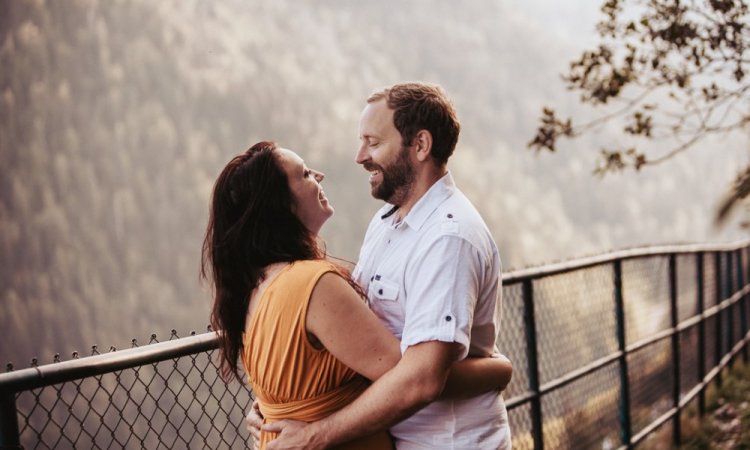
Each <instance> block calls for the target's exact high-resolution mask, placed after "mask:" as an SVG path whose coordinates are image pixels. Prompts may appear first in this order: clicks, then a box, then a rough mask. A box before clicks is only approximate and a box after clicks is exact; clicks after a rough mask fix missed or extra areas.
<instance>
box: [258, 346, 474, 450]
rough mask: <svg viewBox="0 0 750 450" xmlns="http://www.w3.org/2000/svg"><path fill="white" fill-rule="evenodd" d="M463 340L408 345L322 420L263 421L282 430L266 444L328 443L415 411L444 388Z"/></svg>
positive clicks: (271, 448)
mask: <svg viewBox="0 0 750 450" xmlns="http://www.w3.org/2000/svg"><path fill="white" fill-rule="evenodd" d="M460 352H461V346H460V345H459V344H455V343H446V342H439V341H429V342H423V343H420V344H417V345H414V346H412V347H409V348H408V349H407V350H406V352H405V353H404V356H403V357H402V358H401V360H400V361H399V362H398V364H396V367H394V368H393V369H392V370H390V371H388V372H387V373H385V374H384V375H383V376H382V377H380V378H379V379H378V380H377V381H376V382H375V383H373V385H372V386H370V387H369V388H368V389H367V390H366V391H365V392H364V393H363V394H362V395H361V396H359V398H357V399H356V400H355V401H354V402H353V403H351V404H350V405H348V406H346V407H345V408H343V409H341V410H339V411H337V412H336V413H334V414H332V415H330V416H328V417H326V418H325V419H322V420H320V421H318V422H313V423H310V424H304V423H302V422H294V421H288V420H282V421H279V422H274V423H272V424H268V425H264V426H263V429H264V430H265V431H269V432H279V433H280V435H279V437H278V438H277V439H275V440H273V441H272V442H270V443H269V444H268V447H267V448H268V450H280V449H301V448H305V449H324V448H327V447H329V446H332V445H337V444H341V443H343V442H346V441H349V440H352V439H354V438H357V437H360V436H367V435H370V434H373V433H376V432H378V431H382V430H385V429H387V428H389V427H390V426H392V425H394V424H396V423H398V422H400V421H401V420H403V419H405V418H406V417H409V416H410V415H412V414H414V413H415V412H417V411H418V410H420V409H421V408H423V407H425V406H426V405H427V404H428V403H430V402H431V401H433V400H435V399H436V398H437V397H438V396H439V395H440V393H441V392H442V390H443V388H444V386H445V381H446V379H447V378H448V372H449V370H450V368H451V365H452V364H453V362H454V361H456V359H457V358H458V356H459V354H460Z"/></svg>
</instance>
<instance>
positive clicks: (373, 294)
mask: <svg viewBox="0 0 750 450" xmlns="http://www.w3.org/2000/svg"><path fill="white" fill-rule="evenodd" d="M398 291H399V286H398V284H397V283H394V282H392V281H388V280H386V279H385V278H382V277H381V278H376V279H375V280H373V281H372V282H370V288H369V292H368V293H367V296H368V297H369V298H370V299H371V300H373V301H382V302H395V301H396V300H398Z"/></svg>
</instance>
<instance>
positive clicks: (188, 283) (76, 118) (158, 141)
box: [0, 0, 747, 367]
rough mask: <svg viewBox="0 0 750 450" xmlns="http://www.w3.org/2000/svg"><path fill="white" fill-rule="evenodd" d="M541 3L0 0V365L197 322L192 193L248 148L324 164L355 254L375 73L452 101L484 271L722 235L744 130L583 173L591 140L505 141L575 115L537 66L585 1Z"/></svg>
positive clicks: (201, 221) (586, 6)
mask: <svg viewBox="0 0 750 450" xmlns="http://www.w3.org/2000/svg"><path fill="white" fill-rule="evenodd" d="M547 3H552V2H547ZM554 3H555V5H554V6H550V5H549V4H545V2H543V1H541V0H539V1H536V2H526V3H525V4H524V5H523V6H521V5H517V4H515V3H514V2H507V1H489V0H482V1H472V2H463V3H462V4H461V7H460V8H456V7H454V2H446V1H428V0H422V1H413V2H396V1H393V0H389V1H383V2H348V1H344V0H323V1H291V0H277V1H273V2H268V1H266V2H263V1H244V0H228V1H222V2H210V1H180V0H165V1H159V2H150V1H103V0H76V1H66V2H55V1H42V0H9V1H1V2H0V67H1V69H0V152H1V154H2V160H1V161H2V163H1V164H0V302H2V303H1V304H2V306H1V307H0V329H2V330H3V332H2V333H3V334H2V339H0V360H2V361H3V362H7V361H13V362H14V363H15V364H16V367H26V366H27V365H28V361H29V360H30V359H31V358H32V357H34V356H38V357H39V360H40V362H49V361H51V359H52V355H53V354H54V353H57V352H59V353H61V354H62V355H63V358H67V357H68V356H69V355H70V353H71V352H72V351H74V350H77V351H79V352H80V353H81V354H89V353H90V352H91V345H94V344H97V345H99V347H100V351H102V350H108V349H109V347H110V345H114V346H116V347H118V348H124V347H129V346H130V345H131V338H136V339H137V340H138V344H139V345H140V344H144V343H147V342H148V340H149V337H150V335H151V333H157V335H158V339H159V340H164V339H168V338H169V334H170V330H171V329H176V330H177V333H178V334H179V335H180V336H184V335H186V334H188V333H189V332H190V331H191V330H195V331H197V332H203V331H205V330H206V325H207V323H208V314H209V305H210V299H211V293H210V292H209V291H208V289H207V288H206V287H205V286H202V285H201V284H200V283H199V278H198V274H199V268H200V267H199V266H200V248H201V243H202V238H203V232H204V230H205V226H206V220H207V212H208V198H209V195H210V191H211V188H212V184H213V181H214V179H215V177H216V176H217V175H218V173H219V171H220V169H221V168H222V167H223V166H224V165H225V164H226V162H227V161H228V160H229V159H230V158H231V157H232V156H234V155H235V154H238V153H240V152H242V151H244V150H246V149H247V148H248V147H249V146H250V145H252V144H253V143H255V142H257V141H259V140H274V141H277V142H278V143H279V144H280V145H281V146H283V147H286V148H290V149H293V150H295V151H296V152H298V153H299V154H300V155H302V156H303V157H304V158H305V160H306V162H307V164H308V165H309V166H311V167H314V168H317V169H319V170H321V171H323V172H324V173H326V175H327V177H326V180H325V182H324V187H325V190H326V193H327V195H328V197H329V199H330V201H331V203H332V204H333V205H334V207H335V208H336V214H335V216H334V218H333V219H332V220H331V221H330V223H329V224H328V225H326V227H325V228H324V229H323V236H324V238H325V241H326V243H327V251H328V253H330V254H332V255H334V256H339V257H341V258H345V259H347V260H350V261H355V260H356V258H357V253H358V248H359V243H360V240H361V238H362V236H363V235H364V231H365V227H366V225H367V223H368V221H369V219H370V217H371V216H372V214H373V212H374V211H375V210H376V209H377V208H378V206H379V203H378V202H377V201H375V200H372V199H371V198H370V195H369V189H368V183H367V173H366V172H365V171H364V170H363V169H362V168H361V167H359V166H357V165H356V164H355V163H354V154H355V150H356V149H357V146H358V139H357V123H358V120H359V114H360V111H361V109H362V107H363V106H364V102H365V99H366V98H367V96H368V94H369V93H371V92H372V91H374V90H376V89H378V88H381V87H384V86H386V85H390V84H393V83H395V82H399V81H408V80H424V81H428V82H434V83H439V84H441V85H442V86H443V87H444V88H445V90H446V91H447V92H448V94H449V96H450V97H451V98H452V100H453V101H454V103H455V106H456V108H457V110H458V113H459V117H460V119H461V122H462V133H461V137H460V140H459V144H458V148H457V150H456V154H455V156H454V157H453V159H452V161H451V169H452V172H453V175H454V177H455V178H456V181H457V184H458V185H459V186H460V187H461V189H462V190H463V191H464V192H465V193H466V195H467V196H468V197H469V198H470V199H471V200H472V201H473V202H474V204H475V205H476V206H477V208H478V209H479V211H480V212H481V213H482V215H483V216H484V218H485V220H486V222H487V224H488V226H489V227H490V230H491V231H492V233H493V235H494V237H495V239H496V241H497V244H498V247H499V249H500V251H501V255H502V258H503V265H504V270H509V269H511V268H522V267H526V266H529V265H539V264H544V263H546V262H551V261H555V260H564V259H571V258H575V257H580V256H584V255H590V254H595V253H601V252H604V251H608V250H612V249H621V248H626V247H633V246H640V245H651V244H666V243H682V242H725V241H730V240H734V239H737V238H738V237H741V236H744V233H743V232H741V231H739V229H738V227H737V226H736V224H730V225H729V226H727V227H725V228H724V229H721V230H717V229H715V228H713V225H712V219H713V214H714V209H715V207H716V202H717V199H718V198H719V197H720V195H721V194H722V193H723V192H724V190H725V188H726V185H727V181H728V180H730V179H732V178H733V176H734V173H735V171H736V169H737V167H738V166H739V165H740V164H741V161H745V159H746V156H745V155H746V150H745V148H746V146H747V143H746V141H745V140H744V139H740V138H735V137H731V136H730V137H728V138H726V139H722V140H714V141H707V142H708V143H704V144H702V147H701V148H699V149H696V150H695V151H694V152H691V153H690V154H685V155H681V156H680V157H678V158H676V159H675V160H674V161H673V162H672V163H671V164H668V165H664V166H658V167H654V168H651V169H648V170H646V171H644V172H643V173H641V174H633V173H626V174H623V175H616V176H610V177H606V178H604V179H599V178H597V177H594V176H593V175H592V174H591V171H592V168H593V167H594V159H595V157H596V151H595V149H596V148H598V147H599V146H600V145H601V142H605V141H606V140H607V139H608V138H609V137H610V135H609V134H608V133H609V131H610V130H607V129H604V130H602V132H601V133H599V134H595V135H592V136H587V137H585V138H584V139H581V140H578V141H575V142H573V143H571V144H570V145H569V148H568V149H567V150H566V151H565V152H560V153H559V154H555V155H541V156H536V155H535V154H534V153H533V152H531V151H529V150H527V148H526V144H527V142H528V141H529V139H530V138H531V136H532V134H533V131H534V127H535V126H536V124H537V121H538V117H539V112H540V110H541V107H542V106H544V105H546V104H550V103H555V104H557V105H560V106H566V107H567V108H568V109H569V110H572V111H575V110H576V108H577V99H576V97H575V95H572V94H570V93H567V92H565V89H564V85H563V83H562V82H561V80H560V77H559V74H560V73H561V72H563V71H564V70H565V68H566V67H567V63H568V61H569V60H570V59H571V58H573V57H575V55H576V54H577V53H580V51H581V50H582V49H583V45H585V44H586V43H588V42H589V40H588V39H590V35H593V31H594V23H595V21H596V19H597V15H596V12H597V8H598V4H597V3H596V2H594V3H592V2H586V1H583V0H580V1H577V2H565V5H568V6H567V7H568V8H569V9H566V6H560V5H559V4H557V2H554ZM550 8H551V9H550ZM394 10H398V11H399V12H398V14H394V13H393V11H394ZM587 20H590V21H587ZM552 21H554V23H552ZM584 22H585V23H584ZM564 24H568V25H564ZM719 152H721V153H720V155H721V156H720V157H717V154H719ZM735 222H736V220H735Z"/></svg>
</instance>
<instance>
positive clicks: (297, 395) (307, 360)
mask: <svg viewBox="0 0 750 450" xmlns="http://www.w3.org/2000/svg"><path fill="white" fill-rule="evenodd" d="M323 178H324V175H323V174H322V173H320V172H316V171H313V170H311V169H309V168H307V167H306V166H305V164H304V161H303V160H302V159H301V158H300V157H299V156H297V155H296V154H295V153H294V152H292V151H290V150H286V149H281V148H279V147H277V146H276V144H274V143H272V142H260V143H258V144H255V145H254V146H252V147H251V148H250V149H249V150H248V151H247V152H245V153H244V154H242V155H239V156H237V157H235V158H234V159H232V160H231V161H230V162H229V164H228V165H227V166H226V167H225V168H224V170H223V171H222V173H221V174H220V175H219V178H218V179H217V181H216V184H215V186H214V193H213V198H212V204H211V213H210V219H209V223H208V229H207V231H206V237H205V240H204V243H203V275H204V277H206V276H207V275H206V274H207V272H208V270H209V269H210V272H211V275H212V281H213V283H214V287H215V298H214V304H213V311H212V315H211V324H212V325H213V326H214V328H215V329H217V330H222V332H221V333H220V335H219V340H220V348H221V369H222V375H223V376H224V377H225V378H228V377H230V376H231V375H233V376H234V377H236V378H238V379H240V375H239V370H238V365H237V360H238V358H240V357H241V358H242V362H243V365H244V368H245V371H246V373H247V375H248V379H249V381H250V383H251V385H252V388H253V391H254V392H255V394H256V396H257V397H258V399H259V400H260V401H261V412H262V413H263V416H264V417H265V420H266V421H267V422H272V421H275V420H280V419H296V420H303V421H308V422H309V421H315V420H319V419H321V418H323V417H326V416H327V415H329V414H331V413H333V412H334V411H336V410H338V409H341V408H342V407H343V406H345V405H346V404H348V403H350V402H351V401H352V400H354V399H355V398H356V397H357V396H358V395H359V394H360V393H361V392H362V391H363V390H364V389H365V388H366V387H367V384H368V381H367V380H375V379H377V378H378V377H380V376H381V375H382V374H384V373H385V372H386V371H388V370H389V369H390V368H392V367H393V366H394V365H395V364H396V363H397V362H398V360H399V358H400V356H401V353H400V350H399V343H398V341H397V339H396V338H395V337H393V335H391V333H390V332H389V331H388V330H387V329H386V328H385V327H384V326H383V325H382V324H381V323H380V321H379V320H378V319H377V318H376V317H375V315H374V314H372V313H371V312H370V311H369V310H368V309H367V306H366V303H365V302H364V301H363V298H364V295H363V293H362V292H361V289H359V287H358V286H357V285H356V284H355V283H354V282H353V281H352V280H351V278H350V276H349V274H348V273H347V272H346V271H344V270H343V269H342V268H340V267H338V266H336V265H334V264H332V263H330V262H328V261H326V260H325V255H324V254H323V252H322V251H321V249H320V248H319V246H318V244H317V235H318V232H319V231H320V229H321V227H322V226H323V224H324V223H325V221H326V220H328V218H330V217H331V216H332V215H333V208H332V207H331V205H330V204H329V203H328V199H327V198H326V196H325V194H324V193H323V190H322V189H321V187H320V182H321V181H322V180H323ZM486 359H488V358H482V359H469V360H466V361H465V362H461V363H458V364H455V365H454V369H453V371H452V373H451V376H450V377H449V382H448V386H447V388H446V390H451V392H458V395H464V396H470V395H473V394H476V393H480V392H486V391H489V390H492V389H501V388H504V386H505V384H507V382H508V381H509V379H510V372H509V364H505V363H504V362H503V361H500V360H496V361H494V362H492V364H487V362H486V361H484V360H486ZM482 361H484V363H482ZM451 379H454V380H462V381H461V382H460V383H461V384H462V386H457V385H458V384H459V383H458V382H454V383H451ZM467 381H468V382H467ZM469 388H471V390H470V391H469ZM273 438H274V436H273V435H271V434H269V433H261V443H260V444H261V448H264V447H265V445H266V444H267V443H268V442H269V441H270V440H271V439H273ZM342 448H352V449H353V448H358V449H386V448H392V446H391V442H390V439H389V438H388V435H387V434H386V433H381V434H378V435H373V436H367V437H365V438H362V439H359V440H357V441H354V442H350V443H348V444H347V445H346V446H344V447H342Z"/></svg>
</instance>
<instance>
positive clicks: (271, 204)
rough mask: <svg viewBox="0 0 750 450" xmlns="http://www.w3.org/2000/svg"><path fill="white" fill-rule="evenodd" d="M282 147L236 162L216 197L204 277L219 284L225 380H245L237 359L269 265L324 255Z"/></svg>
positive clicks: (264, 148)
mask: <svg viewBox="0 0 750 450" xmlns="http://www.w3.org/2000/svg"><path fill="white" fill-rule="evenodd" d="M277 149H278V146H277V145H276V144H275V143H273V142H267V141H264V142H259V143H257V144H255V145H253V146H252V147H250V149H249V150H247V151H246V152H245V153H243V154H241V155H238V156H235V157H234V158H232V160H231V161H229V163H228V164H227V166H226V167H225V168H224V170H222V171H221V174H220V175H219V178H218V179H217V180H216V184H215V185H214V190H213V195H212V198H211V205H210V212H209V219H208V227H207V229H206V237H205V238H204V240H203V252H202V255H201V262H202V266H201V275H202V277H203V278H204V279H209V278H210V280H211V281H212V282H213V285H214V302H213V308H212V311H211V326H212V327H213V329H214V330H216V331H219V334H218V336H219V346H220V349H221V375H222V376H223V377H224V379H225V380H226V379H229V378H230V377H231V376H234V377H235V378H237V379H238V380H240V374H239V371H238V368H237V359H238V358H239V355H240V352H241V350H242V333H243V331H244V329H245V318H246V316H247V310H248V305H249V301H250V294H251V293H252V291H253V289H255V288H256V287H257V286H258V285H259V284H260V282H261V281H262V280H263V276H264V269H265V267H266V266H267V265H269V264H273V263H276V262H285V261H287V262H291V261H297V260H308V259H320V258H322V257H323V254H322V251H321V250H320V249H319V247H318V245H317V242H316V236H314V235H313V234H312V233H311V232H310V231H309V230H308V229H307V228H306V227H305V226H304V225H303V224H302V222H300V220H299V219H298V218H297V216H296V215H295V214H294V212H293V203H294V198H293V196H292V193H291V191H290V190H289V181H288V179H287V176H286V173H285V172H284V170H283V168H282V167H281V163H280V159H279V155H278V152H277V151H276V150H277ZM240 381H241V380H240Z"/></svg>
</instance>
